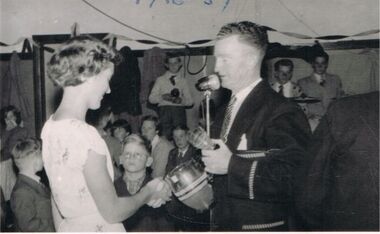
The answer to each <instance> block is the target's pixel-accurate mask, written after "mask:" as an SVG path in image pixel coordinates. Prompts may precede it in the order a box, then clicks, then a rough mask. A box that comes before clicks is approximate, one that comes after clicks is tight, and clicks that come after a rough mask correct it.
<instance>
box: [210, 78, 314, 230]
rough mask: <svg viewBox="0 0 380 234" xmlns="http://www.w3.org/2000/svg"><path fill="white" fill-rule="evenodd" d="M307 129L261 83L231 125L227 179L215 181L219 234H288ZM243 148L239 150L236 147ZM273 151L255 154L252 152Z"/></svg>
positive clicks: (215, 130) (299, 115)
mask: <svg viewBox="0 0 380 234" xmlns="http://www.w3.org/2000/svg"><path fill="white" fill-rule="evenodd" d="M225 110H226V107H225V108H224V109H222V110H221V112H220V113H219V114H217V115H216V119H215V122H214V124H213V126H212V132H211V135H212V137H213V138H219V137H220V129H221V128H222V127H221V126H222V123H223V118H224V115H225V114H224V112H225ZM310 134H311V132H310V128H309V125H308V122H307V119H306V117H305V115H304V113H303V112H302V110H301V109H300V107H299V106H298V105H297V104H294V103H292V102H291V101H288V100H286V99H285V98H284V97H282V96H281V95H279V94H278V93H276V92H274V91H273V90H272V89H271V88H270V87H269V85H268V84H266V82H264V81H261V82H260V83H259V84H258V85H257V86H256V87H255V88H254V89H253V90H252V91H251V92H250V93H249V94H248V96H247V97H246V99H245V100H244V102H243V103H242V105H241V106H240V109H239V110H238V113H237V115H236V117H235V119H234V121H233V123H232V125H231V129H230V131H229V134H228V137H227V142H226V144H227V146H228V147H229V149H230V150H231V152H232V153H233V155H232V157H231V160H230V163H229V168H228V173H227V175H221V176H220V175H219V176H215V177H214V185H213V187H214V194H215V199H216V206H215V209H214V210H213V217H214V222H215V223H216V225H217V226H218V230H221V231H225V230H229V231H239V230H242V231H252V230H287V229H288V218H289V216H290V209H291V205H292V201H293V193H292V192H293V179H294V175H293V172H294V170H295V168H297V166H298V165H299V164H300V162H301V161H302V160H304V159H305V150H304V148H305V147H306V145H307V143H308V140H309V137H310ZM242 144H243V145H244V144H245V145H246V146H245V147H243V150H237V149H238V148H239V149H242V147H241V145H242ZM271 149H272V150H273V149H274V150H276V151H274V152H272V153H264V154H261V153H256V152H254V150H259V151H260V150H264V151H265V150H271Z"/></svg>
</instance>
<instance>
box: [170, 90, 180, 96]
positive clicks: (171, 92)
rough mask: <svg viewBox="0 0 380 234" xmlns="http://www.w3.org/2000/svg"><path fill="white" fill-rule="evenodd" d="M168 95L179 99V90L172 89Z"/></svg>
mask: <svg viewBox="0 0 380 234" xmlns="http://www.w3.org/2000/svg"><path fill="white" fill-rule="evenodd" d="M170 95H171V96H172V97H175V98H177V97H179V90H178V89H177V88H174V89H172V91H170Z"/></svg>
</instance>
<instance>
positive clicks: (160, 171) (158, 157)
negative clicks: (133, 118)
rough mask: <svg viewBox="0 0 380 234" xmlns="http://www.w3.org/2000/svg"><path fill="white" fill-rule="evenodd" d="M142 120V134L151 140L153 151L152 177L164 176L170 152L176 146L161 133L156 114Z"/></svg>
mask: <svg viewBox="0 0 380 234" xmlns="http://www.w3.org/2000/svg"><path fill="white" fill-rule="evenodd" d="M141 122H142V125H141V134H142V135H143V137H145V138H146V139H147V140H148V141H149V143H150V148H151V152H152V157H153V163H152V177H153V178H156V177H164V176H165V168H166V165H167V163H168V157H169V152H170V150H172V149H173V148H174V146H173V144H172V143H171V142H170V141H168V140H167V139H166V137H163V136H160V135H159V134H160V133H161V132H160V131H161V129H162V128H161V124H160V122H159V120H158V118H157V117H156V116H153V115H147V116H144V117H143V118H142V120H141Z"/></svg>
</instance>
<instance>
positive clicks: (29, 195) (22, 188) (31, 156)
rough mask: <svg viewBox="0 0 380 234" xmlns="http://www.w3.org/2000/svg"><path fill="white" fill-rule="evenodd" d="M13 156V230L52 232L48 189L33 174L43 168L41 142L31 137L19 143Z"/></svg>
mask: <svg viewBox="0 0 380 234" xmlns="http://www.w3.org/2000/svg"><path fill="white" fill-rule="evenodd" d="M12 154H13V157H14V161H15V164H16V166H17V167H18V169H19V174H18V178H17V181H16V185H15V186H14V188H13V191H12V194H11V208H12V211H13V213H14V216H15V224H16V227H15V228H16V231H17V232H54V231H55V229H54V223H53V216H52V207H51V200H50V190H49V189H48V188H47V187H46V186H45V185H43V184H42V183H40V177H39V176H37V175H36V173H37V172H38V171H41V170H42V169H43V162H42V156H41V143H40V142H39V141H38V140H36V139H33V138H27V139H25V140H20V141H19V142H17V143H16V145H15V146H14V148H13V150H12Z"/></svg>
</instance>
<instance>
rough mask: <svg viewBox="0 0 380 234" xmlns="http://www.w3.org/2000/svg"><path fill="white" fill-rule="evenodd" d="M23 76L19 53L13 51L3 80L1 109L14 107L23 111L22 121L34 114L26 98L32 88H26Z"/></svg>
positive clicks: (29, 101)
mask: <svg viewBox="0 0 380 234" xmlns="http://www.w3.org/2000/svg"><path fill="white" fill-rule="evenodd" d="M21 74H22V73H21V59H20V57H19V56H18V55H17V52H16V51H13V53H12V55H11V58H10V61H9V66H8V68H7V70H6V72H5V75H4V77H3V78H2V85H1V86H2V90H1V107H5V106H8V105H13V106H15V107H17V108H18V109H19V110H20V111H21V117H22V119H24V120H27V119H29V118H30V117H32V114H33V110H32V105H31V100H29V99H28V98H27V96H26V94H27V93H28V92H27V89H30V88H32V87H26V85H25V82H23V77H22V75H21Z"/></svg>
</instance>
